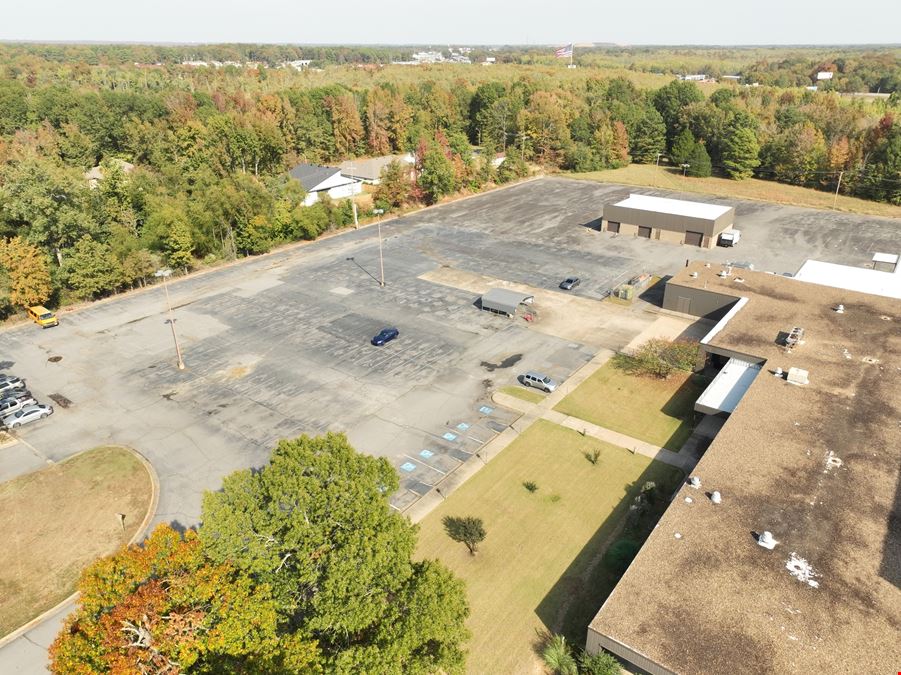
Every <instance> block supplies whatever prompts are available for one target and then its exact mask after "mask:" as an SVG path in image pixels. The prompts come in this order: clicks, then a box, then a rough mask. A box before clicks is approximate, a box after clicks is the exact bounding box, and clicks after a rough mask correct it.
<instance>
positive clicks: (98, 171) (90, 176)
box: [84, 157, 135, 190]
mask: <svg viewBox="0 0 901 675" xmlns="http://www.w3.org/2000/svg"><path fill="white" fill-rule="evenodd" d="M106 161H107V162H108V163H109V164H114V165H116V166H118V167H119V170H120V171H122V173H131V172H132V171H134V168H135V165H134V164H132V163H131V162H126V161H125V160H124V159H119V158H118V157H111V158H109V159H108V160H106ZM84 179H85V180H86V181H88V187H90V188H91V189H92V190H94V189H96V188H97V186H98V185H99V184H100V181H102V180H103V167H102V166H100V165H99V164H98V165H97V166H95V167H93V168H92V169H90V170H89V171H85V172H84Z"/></svg>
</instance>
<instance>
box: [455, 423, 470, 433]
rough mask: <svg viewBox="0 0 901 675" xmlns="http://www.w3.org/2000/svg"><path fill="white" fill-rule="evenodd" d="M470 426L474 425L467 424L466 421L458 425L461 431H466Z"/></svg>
mask: <svg viewBox="0 0 901 675" xmlns="http://www.w3.org/2000/svg"><path fill="white" fill-rule="evenodd" d="M470 426H472V425H470V424H467V423H466V422H460V424H458V425H457V428H458V429H459V430H460V431H466V430H467V429H469V427H470Z"/></svg>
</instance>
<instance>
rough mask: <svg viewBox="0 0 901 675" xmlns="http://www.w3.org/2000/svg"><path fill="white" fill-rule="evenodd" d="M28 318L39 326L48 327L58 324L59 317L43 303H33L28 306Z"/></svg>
mask: <svg viewBox="0 0 901 675" xmlns="http://www.w3.org/2000/svg"><path fill="white" fill-rule="evenodd" d="M28 318H29V319H31V320H32V321H34V322H35V323H36V324H37V325H39V326H40V327H41V328H50V326H58V325H59V319H57V318H56V314H54V313H53V312H51V311H50V310H49V309H47V308H46V307H44V306H43V305H35V306H34V307H29V308H28Z"/></svg>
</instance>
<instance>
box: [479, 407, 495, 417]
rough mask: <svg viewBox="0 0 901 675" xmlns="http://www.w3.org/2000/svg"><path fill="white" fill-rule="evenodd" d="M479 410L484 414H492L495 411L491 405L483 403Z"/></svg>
mask: <svg viewBox="0 0 901 675" xmlns="http://www.w3.org/2000/svg"><path fill="white" fill-rule="evenodd" d="M479 412H480V413H482V414H483V415H490V414H491V413H493V412H494V408H492V407H491V406H490V405H483V406H482V407H481V408H479Z"/></svg>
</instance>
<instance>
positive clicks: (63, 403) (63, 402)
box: [50, 394, 72, 408]
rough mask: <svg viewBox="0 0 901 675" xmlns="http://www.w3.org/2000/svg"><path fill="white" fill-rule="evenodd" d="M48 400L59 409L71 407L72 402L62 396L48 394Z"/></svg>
mask: <svg viewBox="0 0 901 675" xmlns="http://www.w3.org/2000/svg"><path fill="white" fill-rule="evenodd" d="M50 400H52V401H53V402H54V403H56V404H57V405H58V406H59V407H60V408H68V407H69V406H70V405H72V401H70V400H69V399H67V398H66V397H65V396H63V395H62V394H50Z"/></svg>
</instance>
